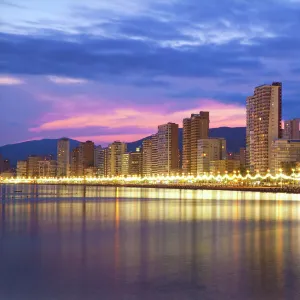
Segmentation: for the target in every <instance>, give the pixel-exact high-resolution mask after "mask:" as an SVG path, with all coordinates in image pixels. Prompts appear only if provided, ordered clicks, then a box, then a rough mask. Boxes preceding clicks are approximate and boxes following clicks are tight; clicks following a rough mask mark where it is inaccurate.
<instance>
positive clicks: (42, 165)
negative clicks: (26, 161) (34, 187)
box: [38, 160, 57, 177]
mask: <svg viewBox="0 0 300 300" xmlns="http://www.w3.org/2000/svg"><path fill="white" fill-rule="evenodd" d="M38 166H39V177H56V175H57V162H56V161H55V160H41V161H39V162H38Z"/></svg>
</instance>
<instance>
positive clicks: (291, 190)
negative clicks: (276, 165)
mask: <svg viewBox="0 0 300 300" xmlns="http://www.w3.org/2000/svg"><path fill="white" fill-rule="evenodd" d="M2 184H3V185H14V184H11V183H0V186H1V185H2ZM20 184H22V185H23V184H25V185H64V186H67V185H69V186H88V187H89V186H103V187H128V188H147V189H148V188H151V189H177V190H216V191H218V190H219V191H237V192H260V193H285V194H300V186H294V187H293V186H290V187H286V186H285V187H279V186H270V187H269V186H257V187H254V186H221V185H220V186H210V185H198V186H195V185H176V184H169V185H166V184H130V183H126V184H117V183H113V184H109V183H105V184H99V183H94V184H93V183H84V184H82V183H79V184H78V183H68V184H65V183H60V182H58V183H34V182H33V183H20Z"/></svg>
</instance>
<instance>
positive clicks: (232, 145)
mask: <svg viewBox="0 0 300 300" xmlns="http://www.w3.org/2000/svg"><path fill="white" fill-rule="evenodd" d="M210 136H211V137H224V138H225V139H226V141H227V150H228V151H229V152H238V151H239V149H240V148H241V147H245V140H246V128H245V127H233V128H230V127H219V128H212V129H210ZM147 138H149V137H145V138H143V139H141V140H138V141H134V142H130V143H128V151H134V150H135V149H136V148H137V147H139V146H141V145H142V143H143V140H145V139H147ZM78 145H79V141H76V140H72V139H70V148H71V150H72V149H74V148H75V147H77V146H78ZM56 146H57V139H43V140H37V141H28V142H22V143H18V144H11V145H5V146H2V147H0V153H1V154H2V156H3V158H5V159H9V160H10V162H11V165H12V166H15V165H16V163H17V161H18V160H23V159H26V158H27V157H28V156H29V155H47V154H53V155H54V156H55V157H56V151H57V149H56ZM179 148H180V149H182V128H180V129H179Z"/></svg>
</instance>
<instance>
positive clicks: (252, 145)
mask: <svg viewBox="0 0 300 300" xmlns="http://www.w3.org/2000/svg"><path fill="white" fill-rule="evenodd" d="M281 119H282V84H281V82H273V83H272V84H271V85H261V86H258V87H256V88H255V90H254V94H253V96H250V97H248V98H247V130H246V143H247V168H248V169H249V170H250V172H251V173H253V172H256V171H259V172H260V173H266V172H267V171H268V169H270V166H271V159H272V142H273V141H274V140H276V139H279V138H281Z"/></svg>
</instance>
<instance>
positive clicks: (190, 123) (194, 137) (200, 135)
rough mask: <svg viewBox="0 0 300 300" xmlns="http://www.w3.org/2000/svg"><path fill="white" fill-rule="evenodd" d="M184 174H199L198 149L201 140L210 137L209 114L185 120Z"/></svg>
mask: <svg viewBox="0 0 300 300" xmlns="http://www.w3.org/2000/svg"><path fill="white" fill-rule="evenodd" d="M182 130H183V145H182V147H183V150H182V172H183V173H185V174H190V173H191V174H192V175H196V174H197V161H198V160H197V147H198V140H199V139H207V138H208V136H209V112H205V111H200V113H199V114H192V115H191V117H190V118H185V119H184V120H183V129H182Z"/></svg>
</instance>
